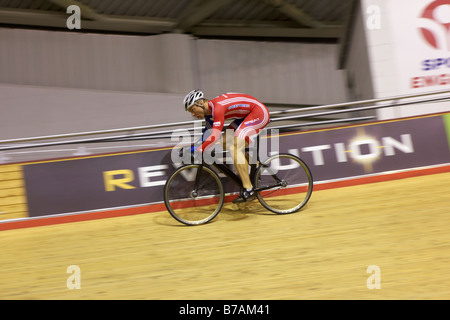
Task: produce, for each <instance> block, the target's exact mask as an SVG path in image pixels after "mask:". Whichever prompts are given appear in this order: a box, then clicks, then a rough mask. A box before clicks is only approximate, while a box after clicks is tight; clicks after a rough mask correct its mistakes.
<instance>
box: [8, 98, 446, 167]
mask: <svg viewBox="0 0 450 320" xmlns="http://www.w3.org/2000/svg"><path fill="white" fill-rule="evenodd" d="M449 98H450V91H440V92H430V93H421V94H416V95H403V96H395V97H387V98H382V99H370V100H362V101H353V102H346V103H337V104H329V105H322V106H313V107H305V108H292V109H287V110H280V111H271V112H270V116H271V122H270V124H269V125H268V126H267V128H268V129H283V130H290V129H299V128H303V127H313V126H319V125H320V126H324V125H332V124H343V123H354V122H367V121H373V120H376V116H375V115H365V116H349V117H348V116H345V115H344V117H342V118H336V119H334V118H333V119H323V118H322V119H321V118H320V117H324V116H336V115H341V114H348V113H351V114H354V113H360V112H364V111H371V110H376V109H381V108H387V107H395V106H403V105H412V104H417V103H427V102H434V101H442V100H447V99H449ZM318 110H320V112H316V111H318ZM295 113H300V114H295ZM311 118H313V119H314V121H310V120H309V119H311ZM302 119H304V120H305V119H306V122H302ZM282 122H285V124H279V123H282ZM286 122H288V123H286ZM201 123H202V121H201V120H191V121H182V122H172V123H164V124H155V125H148V126H137V127H127V128H118V129H109V130H99V131H87V132H78V133H67V134H58V135H46V136H36V137H26V138H16V139H8V140H0V163H2V162H3V163H4V162H6V161H5V160H3V161H2V159H8V158H7V157H6V156H5V155H4V154H5V151H10V150H17V149H29V148H40V147H53V146H60V145H74V144H89V143H110V142H125V141H137V140H154V139H157V140H158V139H170V138H171V137H172V135H173V134H174V133H176V134H178V135H181V134H182V133H186V131H188V132H189V133H190V134H191V131H192V130H195V129H196V128H199V127H201V126H202V125H201ZM180 127H186V128H180ZM161 128H165V130H158V129H161ZM167 128H174V129H167ZM144 131H145V132H144ZM82 137H83V138H82ZM167 145H169V143H168V144H167ZM43 152H45V151H43ZM48 152H51V150H49V151H48Z"/></svg>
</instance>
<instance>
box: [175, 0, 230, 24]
mask: <svg viewBox="0 0 450 320" xmlns="http://www.w3.org/2000/svg"><path fill="white" fill-rule="evenodd" d="M232 1H234V0H208V1H204V2H201V1H194V2H192V5H191V6H190V7H188V8H187V9H186V11H185V12H187V14H184V15H183V18H181V19H180V21H179V22H178V24H177V26H176V27H175V29H177V30H181V31H189V29H190V28H191V27H193V26H195V25H197V24H199V23H200V22H202V21H203V20H205V19H206V18H208V17H210V16H211V15H212V14H213V13H214V12H216V11H217V10H219V9H220V8H221V7H223V6H225V5H227V4H229V3H230V2H232Z"/></svg>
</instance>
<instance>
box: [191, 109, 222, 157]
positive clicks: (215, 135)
mask: <svg viewBox="0 0 450 320" xmlns="http://www.w3.org/2000/svg"><path fill="white" fill-rule="evenodd" d="M224 123H225V117H224V115H223V114H222V115H219V116H217V115H214V122H213V124H212V129H211V130H209V131H210V132H211V134H210V135H209V136H208V138H207V139H206V140H204V141H203V143H202V145H201V146H200V147H198V149H197V150H198V151H199V152H203V151H204V150H205V149H207V148H208V146H209V145H211V144H212V143H213V142H215V141H217V140H219V139H220V134H221V132H222V129H223V126H224Z"/></svg>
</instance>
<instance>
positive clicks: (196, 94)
mask: <svg viewBox="0 0 450 320" xmlns="http://www.w3.org/2000/svg"><path fill="white" fill-rule="evenodd" d="M183 104H184V108H185V109H186V111H187V112H190V113H191V114H192V116H194V117H195V118H198V119H205V120H206V126H205V129H204V132H210V134H209V135H203V138H202V141H203V142H202V144H201V145H200V146H199V147H197V148H196V147H195V146H194V147H193V148H192V149H191V151H193V152H195V153H203V151H204V150H205V149H206V148H208V147H209V146H210V145H211V144H212V143H214V142H216V141H218V139H219V138H220V134H221V132H222V129H223V126H224V121H225V119H234V121H233V122H232V123H231V124H230V125H229V126H228V128H229V129H233V130H234V137H233V140H234V141H227V148H228V150H229V152H230V154H231V157H232V159H233V162H234V165H235V166H236V169H237V171H238V174H239V176H240V177H241V180H242V186H243V189H242V190H241V193H240V195H239V196H238V197H237V198H236V199H235V200H234V201H233V203H239V202H245V201H252V200H254V199H255V197H256V195H255V192H254V189H253V185H252V183H251V181H250V177H249V172H248V161H247V159H246V158H245V152H244V150H245V147H246V146H247V145H248V144H249V143H250V142H251V141H253V139H254V138H255V137H256V135H257V134H259V132H260V131H261V130H262V129H263V128H264V127H265V126H266V125H267V124H268V123H269V120H270V116H269V111H268V110H267V107H266V106H265V105H264V104H262V103H261V102H260V101H258V100H257V99H256V98H254V97H252V96H250V95H247V94H242V93H224V94H222V95H220V96H218V97H216V98H214V99H212V100H208V99H206V98H205V96H204V94H203V92H201V91H200V90H192V91H191V92H189V93H188V94H187V95H186V97H185V98H184V101H183ZM207 129H210V130H207Z"/></svg>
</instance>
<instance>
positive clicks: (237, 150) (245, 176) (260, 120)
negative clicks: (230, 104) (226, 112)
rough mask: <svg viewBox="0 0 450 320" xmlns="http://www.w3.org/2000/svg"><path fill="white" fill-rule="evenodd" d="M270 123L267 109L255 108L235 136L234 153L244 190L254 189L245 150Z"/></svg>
mask: <svg viewBox="0 0 450 320" xmlns="http://www.w3.org/2000/svg"><path fill="white" fill-rule="evenodd" d="M268 122H269V115H268V112H267V109H265V110H263V109H262V108H255V109H253V110H252V112H250V113H249V114H248V115H247V116H246V117H245V118H244V120H243V121H242V122H241V124H240V125H239V127H238V128H237V129H236V132H235V134H234V136H235V139H234V144H233V152H232V156H233V160H234V164H235V166H236V168H237V170H238V173H239V175H240V177H241V180H242V184H243V186H244V188H246V189H249V190H250V189H252V188H253V185H252V183H251V181H250V177H249V172H248V161H247V159H246V158H245V152H244V149H245V147H246V145H248V144H250V142H251V141H252V140H253V139H254V138H255V137H256V135H257V134H259V132H260V131H261V130H262V129H263V128H264V127H265V126H266V125H267V123H268Z"/></svg>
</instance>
